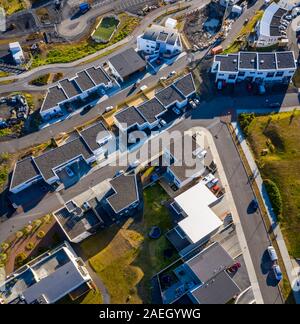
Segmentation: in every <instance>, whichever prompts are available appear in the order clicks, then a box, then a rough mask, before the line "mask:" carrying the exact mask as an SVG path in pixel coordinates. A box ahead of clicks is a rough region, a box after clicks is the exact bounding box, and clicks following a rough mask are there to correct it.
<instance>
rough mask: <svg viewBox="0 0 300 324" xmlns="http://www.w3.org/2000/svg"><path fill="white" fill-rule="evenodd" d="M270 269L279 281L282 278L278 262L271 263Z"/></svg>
mask: <svg viewBox="0 0 300 324" xmlns="http://www.w3.org/2000/svg"><path fill="white" fill-rule="evenodd" d="M272 270H273V273H274V276H275V278H276V280H278V281H280V280H281V279H282V272H281V269H280V267H279V265H278V264H275V265H273V267H272Z"/></svg>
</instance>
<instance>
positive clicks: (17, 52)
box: [9, 42, 25, 65]
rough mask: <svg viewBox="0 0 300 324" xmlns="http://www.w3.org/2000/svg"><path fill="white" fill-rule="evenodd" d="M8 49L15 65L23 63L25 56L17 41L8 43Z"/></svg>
mask: <svg viewBox="0 0 300 324" xmlns="http://www.w3.org/2000/svg"><path fill="white" fill-rule="evenodd" d="M9 50H10V53H11V55H12V57H13V60H14V62H15V64H16V65H20V64H22V63H24V61H25V57H24V53H23V50H22V47H21V45H20V43H19V42H14V43H9Z"/></svg>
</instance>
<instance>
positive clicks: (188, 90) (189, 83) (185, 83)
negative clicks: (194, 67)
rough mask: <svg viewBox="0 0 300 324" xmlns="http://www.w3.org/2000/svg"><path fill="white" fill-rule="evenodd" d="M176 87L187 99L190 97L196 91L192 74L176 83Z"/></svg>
mask: <svg viewBox="0 0 300 324" xmlns="http://www.w3.org/2000/svg"><path fill="white" fill-rule="evenodd" d="M174 85H175V87H176V88H177V89H178V90H179V91H180V92H181V93H182V94H183V95H184V96H185V97H188V96H190V95H191V94H192V93H194V92H195V91H196V89H195V84H194V79H193V76H192V73H189V74H187V75H185V76H184V77H182V78H180V79H179V80H177V81H175V82H174Z"/></svg>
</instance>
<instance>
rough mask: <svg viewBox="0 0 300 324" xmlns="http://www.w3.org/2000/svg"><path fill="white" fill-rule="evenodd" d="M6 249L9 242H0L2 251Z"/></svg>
mask: <svg viewBox="0 0 300 324" xmlns="http://www.w3.org/2000/svg"><path fill="white" fill-rule="evenodd" d="M8 249H9V244H8V243H7V242H3V243H1V251H2V252H5V251H6V250H8Z"/></svg>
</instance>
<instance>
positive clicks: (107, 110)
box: [105, 106, 114, 112]
mask: <svg viewBox="0 0 300 324" xmlns="http://www.w3.org/2000/svg"><path fill="white" fill-rule="evenodd" d="M113 109H114V107H113V106H108V107H106V108H105V112H109V111H112V110H113Z"/></svg>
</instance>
